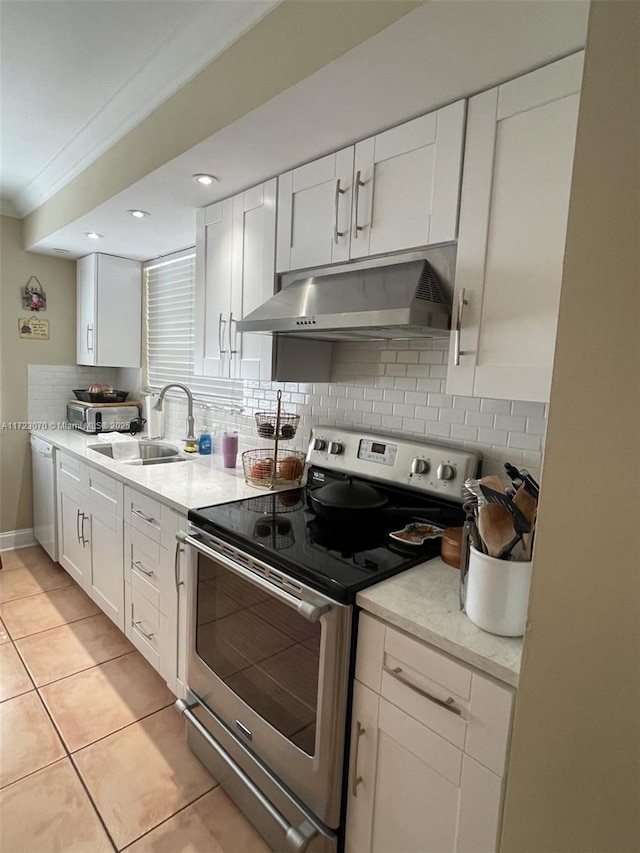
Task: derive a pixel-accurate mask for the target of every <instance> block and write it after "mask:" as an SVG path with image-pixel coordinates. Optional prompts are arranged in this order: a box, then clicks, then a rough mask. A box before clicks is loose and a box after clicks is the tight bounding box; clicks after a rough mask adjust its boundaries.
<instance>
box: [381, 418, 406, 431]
mask: <svg viewBox="0 0 640 853" xmlns="http://www.w3.org/2000/svg"><path fill="white" fill-rule="evenodd" d="M382 426H383V427H384V428H385V429H402V418H399V417H397V416H395V415H383V416H382Z"/></svg>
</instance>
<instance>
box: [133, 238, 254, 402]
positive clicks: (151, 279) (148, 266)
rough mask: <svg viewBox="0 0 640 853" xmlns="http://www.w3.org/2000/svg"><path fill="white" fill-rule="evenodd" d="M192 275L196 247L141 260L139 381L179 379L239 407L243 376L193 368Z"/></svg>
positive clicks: (198, 393) (210, 398)
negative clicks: (142, 316) (199, 372)
mask: <svg viewBox="0 0 640 853" xmlns="http://www.w3.org/2000/svg"><path fill="white" fill-rule="evenodd" d="M195 278H196V253H195V248H192V249H186V250H184V251H181V252H175V253H174V254H171V255H166V256H164V257H161V258H155V259H154V260H151V261H147V263H145V264H144V311H145V323H144V345H143V346H144V361H143V363H144V384H145V386H146V387H147V388H148V390H151V391H160V389H161V388H163V387H164V386H165V385H167V384H168V383H170V382H183V383H185V384H186V385H188V386H189V388H190V389H191V391H192V393H193V395H194V397H195V398H196V399H198V398H202V399H203V400H206V401H207V402H213V403H214V404H216V405H217V406H219V407H220V408H231V409H236V410H238V409H241V408H242V398H243V383H242V382H240V381H236V380H232V379H211V378H209V377H205V376H196V374H195V371H194V353H195Z"/></svg>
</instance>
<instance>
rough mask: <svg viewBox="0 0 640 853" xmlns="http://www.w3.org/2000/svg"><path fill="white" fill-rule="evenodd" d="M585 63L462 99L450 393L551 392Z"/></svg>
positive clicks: (579, 58) (543, 397)
mask: <svg viewBox="0 0 640 853" xmlns="http://www.w3.org/2000/svg"><path fill="white" fill-rule="evenodd" d="M582 63H583V54H582V53H579V54H575V55H573V56H570V57H567V58H565V59H562V60H560V61H558V62H555V63H553V64H551V65H548V66H546V67H544V68H541V69H539V70H537V71H533V72H532V73H530V74H527V75H525V76H524V77H520V78H518V79H517V80H513V81H511V82H509V83H505V84H504V85H502V86H499V87H498V88H495V89H491V90H489V91H487V92H483V93H482V94H480V95H477V96H476V97H474V98H471V99H470V101H469V111H468V119H467V135H466V149H465V165H464V174H463V181H462V198H461V206H460V228H459V239H458V256H457V270H456V282H455V294H454V319H453V325H454V329H453V333H452V336H451V348H450V358H449V369H448V375H447V392H448V393H449V394H461V395H472V396H477V397H493V398H499V399H503V398H504V399H509V400H534V401H543V402H544V401H547V400H548V399H549V389H550V385H551V373H552V369H553V355H554V347H555V338H556V325H557V317H558V308H559V301H560V287H561V282H562V267H563V258H564V246H565V236H566V227H567V215H568V210H569V195H570V189H571V175H572V167H573V156H574V147H575V136H576V126H577V116H578V105H579V97H580V94H579V93H580V87H581V80H582Z"/></svg>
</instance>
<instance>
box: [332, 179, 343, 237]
mask: <svg viewBox="0 0 640 853" xmlns="http://www.w3.org/2000/svg"><path fill="white" fill-rule="evenodd" d="M343 193H346V190H342V189H340V178H338V180H337V181H336V197H335V215H334V222H333V242H334V243H337V242H338V237H344V231H338V205H339V202H340V196H341V195H342V194H343Z"/></svg>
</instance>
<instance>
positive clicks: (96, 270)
mask: <svg viewBox="0 0 640 853" xmlns="http://www.w3.org/2000/svg"><path fill="white" fill-rule="evenodd" d="M141 318H142V268H141V264H140V262H139V261H132V260H129V259H128V258H117V257H115V256H114V255H101V254H94V255H87V256H86V257H84V258H80V259H79V260H78V262H77V325H76V335H77V339H76V361H77V363H78V364H90V365H95V366H102V367H140V335H141V322H142V319H141Z"/></svg>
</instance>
